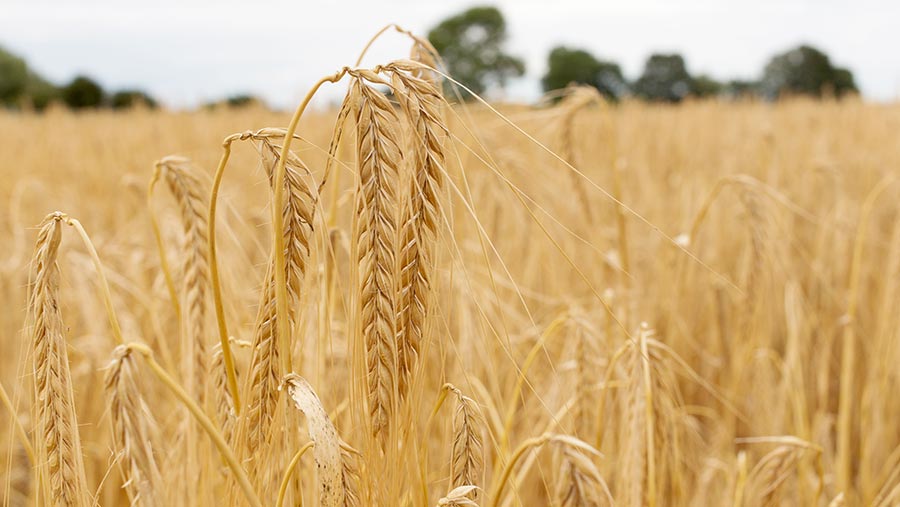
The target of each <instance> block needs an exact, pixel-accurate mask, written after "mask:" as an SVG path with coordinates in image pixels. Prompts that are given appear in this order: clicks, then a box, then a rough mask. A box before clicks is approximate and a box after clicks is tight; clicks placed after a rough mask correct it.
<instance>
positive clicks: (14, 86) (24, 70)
mask: <svg viewBox="0 0 900 507" xmlns="http://www.w3.org/2000/svg"><path fill="white" fill-rule="evenodd" d="M27 85H28V67H27V66H26V65H25V60H23V59H21V58H19V57H18V56H16V55H14V54H12V53H10V52H8V51H6V50H4V49H3V48H0V105H4V106H13V105H16V104H18V102H19V100H20V99H21V97H22V95H23V94H24V92H25V89H26V87H27Z"/></svg>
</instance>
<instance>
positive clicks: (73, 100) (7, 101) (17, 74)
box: [0, 48, 157, 111]
mask: <svg viewBox="0 0 900 507" xmlns="http://www.w3.org/2000/svg"><path fill="white" fill-rule="evenodd" d="M53 102H58V103H62V104H65V105H66V106H68V107H70V108H72V109H85V108H98V107H110V108H113V109H124V108H129V107H132V106H134V105H136V104H138V103H141V104H144V105H146V106H148V107H156V106H157V102H156V100H155V99H153V97H151V96H150V95H148V94H147V93H145V92H143V91H141V90H133V89H125V90H116V91H113V92H107V91H105V90H104V89H103V87H101V86H100V84H99V83H97V82H96V81H94V80H93V79H91V78H89V77H87V76H76V77H75V78H73V79H72V80H71V81H69V82H68V83H65V84H63V85H55V84H53V83H51V82H50V81H49V80H47V79H45V78H43V77H42V76H40V75H39V74H38V73H37V72H35V71H34V70H33V69H30V68H29V67H28V64H27V63H25V60H24V59H22V58H20V57H18V56H16V55H14V54H12V53H10V52H9V51H6V50H5V49H3V48H0V106H5V107H9V108H18V107H28V108H32V109H35V110H37V111H42V110H44V109H45V108H46V107H47V106H49V105H50V104H51V103H53Z"/></svg>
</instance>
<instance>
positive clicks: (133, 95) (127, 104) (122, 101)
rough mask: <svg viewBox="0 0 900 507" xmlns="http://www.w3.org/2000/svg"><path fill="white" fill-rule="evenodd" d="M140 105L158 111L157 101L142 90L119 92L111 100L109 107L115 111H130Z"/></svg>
mask: <svg viewBox="0 0 900 507" xmlns="http://www.w3.org/2000/svg"><path fill="white" fill-rule="evenodd" d="M138 104H142V105H144V106H147V107H149V108H151V109H156V106H157V103H156V100H154V99H153V97H151V96H150V95H147V94H146V93H145V92H142V91H141V90H119V91H117V92H116V93H114V94H113V95H112V97H110V99H109V105H110V106H111V107H112V108H113V109H129V108H132V107H135V106H137V105H138Z"/></svg>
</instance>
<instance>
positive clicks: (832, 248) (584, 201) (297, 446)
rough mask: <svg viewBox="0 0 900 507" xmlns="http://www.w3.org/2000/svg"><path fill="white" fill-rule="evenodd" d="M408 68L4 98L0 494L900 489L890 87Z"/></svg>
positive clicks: (147, 497) (302, 499)
mask: <svg viewBox="0 0 900 507" xmlns="http://www.w3.org/2000/svg"><path fill="white" fill-rule="evenodd" d="M420 49H421V48H420ZM420 62H425V63H427V62H428V60H427V58H425V57H420V58H419V59H418V60H416V59H413V60H410V61H406V60H404V61H401V62H399V63H394V64H386V65H384V66H381V67H377V68H374V69H372V70H359V69H353V70H349V71H345V72H344V73H343V75H341V76H338V77H339V78H340V81H339V82H337V83H325V84H324V86H327V87H331V88H334V89H339V90H347V98H346V99H345V101H344V102H343V104H341V107H339V108H332V109H329V108H327V107H326V101H322V100H316V99H314V100H313V105H312V106H310V108H309V109H308V110H307V111H305V112H304V113H303V114H302V116H301V117H300V118H299V122H297V124H296V129H295V130H294V129H293V128H290V129H289V126H294V125H293V122H292V117H291V114H290V113H289V112H272V111H269V110H266V109H263V108H261V107H249V108H239V109H237V108H236V109H227V108H222V109H216V110H208V111H197V112H167V111H151V110H145V109H140V108H138V109H133V110H130V111H127V112H108V111H107V112H85V113H72V112H68V111H64V110H53V109H51V110H49V111H47V112H45V113H43V114H34V113H13V112H7V113H0V133H2V134H0V245H2V248H0V303H2V311H0V383H2V387H3V392H2V394H3V406H2V408H0V491H2V494H0V498H2V499H3V505H12V506H18V505H54V506H55V505H66V506H69V505H71V506H91V505H102V506H108V505H129V504H134V505H144V506H170V505H175V506H180V505H185V506H187V505H241V506H243V505H252V506H261V505H266V506H271V505H278V506H281V505H301V504H302V505H311V506H316V505H321V506H328V507H333V506H370V505H371V506H376V505H377V506H423V507H424V506H434V505H442V506H472V505H477V506H482V507H485V506H490V507H500V506H505V507H513V506H524V507H531V506H544V505H546V506H564V507H569V506H607V505H617V506H625V507H639V506H656V507H664V506H682V505H683V506H736V507H739V506H743V507H753V506H781V505H785V506H787V505H805V506H810V505H811V506H823V507H824V506H830V505H834V506H839V505H851V506H852V505H872V506H879V507H882V506H884V507H886V506H892V505H898V504H900V431H898V426H897V421H898V420H900V402H898V396H897V393H898V392H900V376H898V374H897V371H898V369H897V365H898V364H900V340H898V333H900V312H898V302H900V220H898V219H900V215H898V212H900V210H898V207H897V203H898V202H900V199H898V198H900V185H898V184H897V183H898V179H897V169H898V168H900V106H898V105H896V104H894V105H886V104H874V103H867V102H864V101H862V100H859V99H848V100H841V101H836V100H823V101H812V100H805V99H792V100H785V101H781V102H778V103H763V102H756V101H734V102H729V101H724V100H718V101H717V100H709V101H688V102H685V103H683V104H681V105H677V106H669V105H652V104H647V103H638V102H631V101H627V100H626V101H623V102H621V103H618V104H610V103H606V102H604V101H603V100H602V99H601V98H600V97H599V96H598V95H596V94H594V93H592V92H590V91H587V89H582V88H572V89H569V90H567V91H566V92H565V93H563V94H561V96H558V97H555V98H552V99H548V100H547V101H546V102H545V103H544V104H543V105H540V106H535V107H525V106H515V105H508V104H506V105H503V104H497V105H491V106H488V105H487V104H485V103H480V102H477V101H476V102H470V103H468V104H467V105H459V104H458V103H457V101H456V100H455V99H452V97H450V96H448V98H450V99H451V100H448V101H445V99H444V98H443V97H444V95H443V93H442V92H441V91H440V90H441V88H440V84H439V83H437V84H436V82H435V81H436V77H437V76H435V75H434V74H432V73H431V72H430V71H428V70H427V69H425V68H424V67H423V63H420ZM385 88H389V89H390V91H391V94H390V95H385V94H384V93H383V92H384V89H385ZM556 99H559V100H556ZM448 102H450V103H448ZM451 103H452V104H451ZM291 133H293V135H291ZM223 140H224V144H223ZM223 154H225V155H226V156H223ZM273 189H277V191H273ZM273 210H274V212H273ZM276 231H277V233H276Z"/></svg>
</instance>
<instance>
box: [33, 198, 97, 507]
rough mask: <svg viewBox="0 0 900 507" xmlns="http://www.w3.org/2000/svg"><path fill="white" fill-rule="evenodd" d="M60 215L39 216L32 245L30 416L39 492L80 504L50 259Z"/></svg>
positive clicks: (55, 274) (85, 496)
mask: <svg viewBox="0 0 900 507" xmlns="http://www.w3.org/2000/svg"><path fill="white" fill-rule="evenodd" d="M65 218H66V217H65V215H64V214H63V213H60V212H58V211H57V212H55V213H51V214H50V215H48V216H47V217H46V218H44V221H43V222H42V223H41V226H40V231H39V233H38V239H37V244H36V245H35V253H34V259H33V267H34V281H33V284H32V290H31V298H30V312H31V316H32V326H33V327H32V333H31V346H32V357H33V359H34V392H35V396H34V400H35V416H34V420H35V423H36V424H35V434H36V435H37V436H38V438H37V443H38V445H37V452H38V457H39V459H38V463H39V465H38V466H39V474H40V476H41V477H42V483H43V485H44V495H43V496H44V497H45V498H47V501H48V503H49V504H52V505H65V506H76V507H81V506H87V505H90V504H91V499H90V498H91V495H90V493H89V492H88V488H87V479H86V478H85V470H84V458H83V457H82V452H81V438H80V436H79V433H78V420H77V418H76V415H75V401H74V393H73V391H72V377H71V373H70V372H69V358H68V352H67V343H66V339H65V336H64V330H65V325H64V324H63V320H62V314H61V312H60V301H59V277H60V273H59V266H58V265H57V262H56V261H57V256H58V253H59V244H60V240H61V237H62V230H61V229H62V222H63V220H65Z"/></svg>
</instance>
